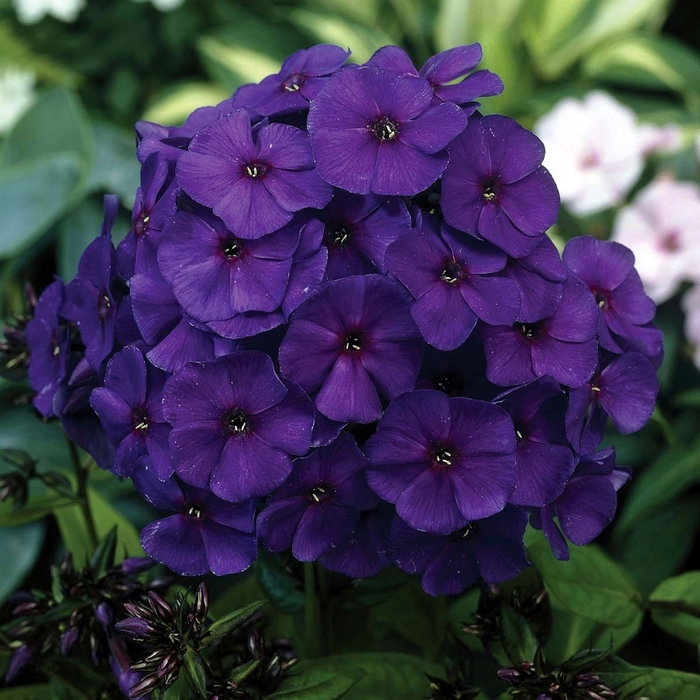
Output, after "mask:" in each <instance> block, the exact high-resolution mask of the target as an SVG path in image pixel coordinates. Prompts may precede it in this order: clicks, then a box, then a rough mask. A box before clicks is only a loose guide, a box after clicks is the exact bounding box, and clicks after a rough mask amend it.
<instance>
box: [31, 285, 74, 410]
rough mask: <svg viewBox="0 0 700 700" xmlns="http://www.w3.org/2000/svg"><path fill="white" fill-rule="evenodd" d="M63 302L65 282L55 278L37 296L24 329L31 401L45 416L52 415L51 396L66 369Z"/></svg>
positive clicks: (67, 333) (66, 332)
mask: <svg viewBox="0 0 700 700" xmlns="http://www.w3.org/2000/svg"><path fill="white" fill-rule="evenodd" d="M65 302H66V285H65V284H64V283H63V280H61V279H56V280H54V281H53V282H52V283H51V284H50V285H49V286H48V287H47V288H46V289H45V290H44V291H43V292H42V294H41V296H40V297H39V300H38V301H37V304H36V307H35V309H34V317H33V318H32V320H31V321H29V323H28V324H27V328H26V331H25V338H26V341H27V346H28V347H29V369H28V377H29V383H30V384H31V386H32V389H34V391H36V396H34V398H33V399H32V403H33V404H34V407H35V408H36V409H37V411H39V413H41V415H42V416H44V417H45V418H51V417H52V416H53V415H54V410H53V398H54V395H55V394H56V390H57V389H58V387H59V385H60V384H61V382H63V380H64V379H65V378H66V374H67V372H68V351H69V348H70V331H69V329H68V326H67V324H66V323H65V322H64V321H63V319H61V317H60V313H61V309H62V308H63V306H64V304H65Z"/></svg>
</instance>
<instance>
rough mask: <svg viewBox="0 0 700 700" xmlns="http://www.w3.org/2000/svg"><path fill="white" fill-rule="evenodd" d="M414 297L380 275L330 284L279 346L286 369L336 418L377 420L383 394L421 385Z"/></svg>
mask: <svg viewBox="0 0 700 700" xmlns="http://www.w3.org/2000/svg"><path fill="white" fill-rule="evenodd" d="M409 300H410V298H409V297H408V294H407V293H406V292H405V290H404V289H403V288H402V287H401V285H400V284H398V283H397V282H394V281H393V280H390V279H388V278H387V277H382V276H380V275H361V276H355V277H345V278H343V279H339V280H333V281H331V282H326V283H325V284H324V285H322V286H321V287H320V288H319V289H318V290H317V291H316V292H314V294H312V295H311V296H310V297H309V298H308V299H307V300H306V301H305V302H304V303H303V304H302V305H301V306H300V307H299V308H298V309H297V311H296V312H295V313H294V315H293V316H292V318H291V322H290V325H289V330H288V331H287V335H286V336H285V338H284V340H283V341H282V344H281V346H280V352H279V359H280V370H281V372H282V374H283V375H284V376H285V377H289V378H290V379H292V380H294V381H295V382H297V383H298V384H299V385H300V386H301V387H302V388H303V389H304V390H305V391H306V392H307V393H308V394H309V395H310V396H313V397H314V398H315V404H316V408H317V409H318V410H319V411H320V412H321V413H323V414H324V415H325V416H326V417H328V418H330V419H331V420H335V421H341V422H348V421H356V422H358V423H371V422H372V421H375V420H377V419H378V418H379V417H380V416H381V414H382V405H381V401H380V394H381V396H383V397H385V398H387V399H393V398H394V397H395V396H398V395H399V394H401V393H403V392H404V391H409V390H410V389H412V388H413V387H414V386H415V382H416V378H417V376H418V370H419V369H420V364H421V359H422V356H423V341H422V339H421V337H420V333H419V331H418V328H417V327H416V325H415V323H414V322H413V319H412V318H411V315H410V313H409Z"/></svg>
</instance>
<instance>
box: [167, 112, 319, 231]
mask: <svg viewBox="0 0 700 700" xmlns="http://www.w3.org/2000/svg"><path fill="white" fill-rule="evenodd" d="M177 180H178V182H179V183H180V186H181V187H182V189H184V190H185V192H187V194H189V195H190V197H192V199H194V200H195V201H197V202H199V203H200V204H204V205H205V206H207V207H211V208H212V209H213V210H214V213H215V214H216V215H217V216H218V217H220V218H221V219H223V221H224V222H225V224H226V226H227V227H228V228H229V230H230V231H232V232H233V233H234V235H235V236H237V237H238V238H259V237H260V236H263V235H265V234H266V233H271V232H272V231H276V230H277V229H279V228H281V227H282V226H284V225H285V224H286V223H288V222H289V221H291V219H292V217H293V216H294V212H297V211H301V210H302V209H305V208H307V207H313V208H316V209H321V208H322V207H324V206H326V204H328V202H329V201H330V199H331V197H332V189H331V187H329V186H328V185H327V184H326V183H325V182H323V180H321V178H320V177H319V175H318V173H317V172H316V168H315V166H314V161H313V158H312V156H311V145H310V143H309V137H308V136H307V135H306V134H305V133H304V132H303V131H302V130H301V129H296V128H294V127H293V126H287V125H286V124H263V125H262V126H260V127H259V128H257V129H256V130H255V132H254V133H253V131H252V129H251V125H250V116H249V114H248V112H247V111H246V110H243V109H239V110H235V111H233V112H231V114H229V115H228V116H226V117H223V118H222V119H219V120H218V121H216V122H214V123H213V124H211V125H210V126H207V127H205V128H204V129H202V130H201V131H200V132H199V133H198V134H197V135H196V136H195V137H194V138H193V139H192V142H191V143H190V146H189V150H188V151H187V153H183V154H182V156H180V159H179V160H178V163H177Z"/></svg>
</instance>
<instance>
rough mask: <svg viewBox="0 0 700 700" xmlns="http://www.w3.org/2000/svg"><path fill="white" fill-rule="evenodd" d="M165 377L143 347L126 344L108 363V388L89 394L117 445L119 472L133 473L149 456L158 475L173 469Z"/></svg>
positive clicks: (106, 379) (163, 474) (115, 468)
mask: <svg viewBox="0 0 700 700" xmlns="http://www.w3.org/2000/svg"><path fill="white" fill-rule="evenodd" d="M165 380H166V375H165V373H164V372H161V371H160V370H158V369H156V368H155V367H153V366H149V365H148V363H147V362H146V359H145V358H144V356H143V354H142V353H141V351H140V350H138V349H137V348H134V347H128V348H124V350H121V351H120V352H118V353H117V354H116V355H114V356H113V357H112V359H111V360H110V361H109V363H108V364H107V371H106V373H105V377H104V386H103V387H99V388H97V389H95V390H94V391H93V392H92V394H91V395H90V405H91V406H92V407H93V409H94V410H95V412H96V413H97V415H98V416H99V418H100V422H101V423H102V427H103V428H104V430H105V432H106V433H107V435H108V437H109V438H110V439H111V440H112V442H113V443H114V445H115V447H116V452H115V454H114V469H113V471H114V473H115V474H119V475H120V476H131V474H132V473H133V470H134V467H135V465H136V461H137V460H138V459H139V457H142V456H143V455H146V454H147V455H150V457H151V465H152V467H153V469H154V470H155V472H156V474H157V475H158V478H159V479H161V480H164V479H167V478H168V477H169V476H170V475H171V474H172V473H173V470H172V467H171V466H170V448H169V446H168V436H169V434H170V426H169V425H168V423H167V421H166V420H165V416H164V415H163V406H162V394H163V386H164V384H165Z"/></svg>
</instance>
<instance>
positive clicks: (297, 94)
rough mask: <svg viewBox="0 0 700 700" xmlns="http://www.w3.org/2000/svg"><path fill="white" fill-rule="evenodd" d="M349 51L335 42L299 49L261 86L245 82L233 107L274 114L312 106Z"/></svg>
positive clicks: (237, 93) (269, 114)
mask: <svg viewBox="0 0 700 700" xmlns="http://www.w3.org/2000/svg"><path fill="white" fill-rule="evenodd" d="M349 55H350V51H349V50H347V51H346V50H345V49H341V48H340V46H334V45H333V44H318V45H317V46H311V47H310V48H308V49H300V50H299V51H295V52H294V53H293V54H292V55H291V56H289V58H287V59H286V60H285V61H284V63H283V64H282V68H281V69H280V72H279V73H275V74H274V75H268V76H267V78H264V79H263V80H262V81H261V82H260V83H258V84H257V85H242V86H241V87H239V88H238V90H236V92H235V93H234V95H233V106H234V108H237V107H247V108H249V109H254V110H255V111H256V112H257V113H258V114H262V115H263V116H271V115H273V114H286V113H288V112H297V111H299V110H305V109H308V107H309V102H310V101H311V100H313V98H314V97H316V95H317V94H318V92H319V90H320V89H321V88H322V87H323V85H324V83H325V82H326V80H327V79H328V76H330V75H331V74H332V73H335V71H336V70H338V68H340V66H342V65H343V63H345V59H346V58H347V57H348V56H349Z"/></svg>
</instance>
